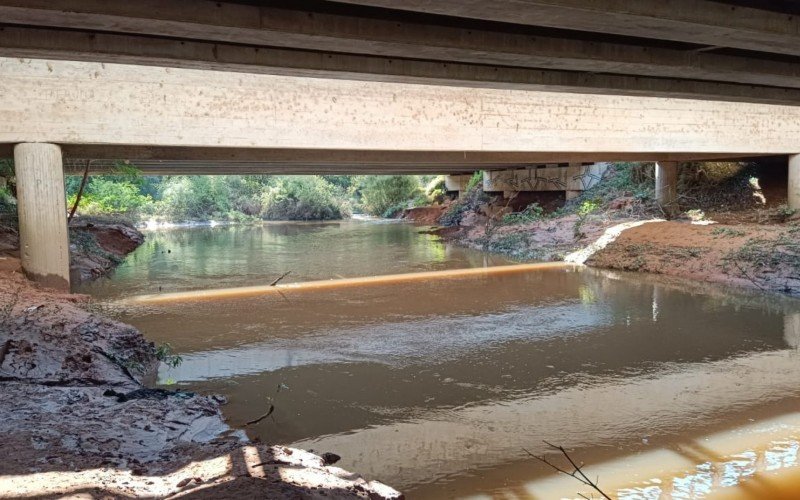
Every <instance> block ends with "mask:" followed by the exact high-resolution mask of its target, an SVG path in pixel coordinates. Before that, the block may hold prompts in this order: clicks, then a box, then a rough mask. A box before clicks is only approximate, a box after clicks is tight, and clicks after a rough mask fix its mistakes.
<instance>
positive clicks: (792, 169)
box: [787, 154, 800, 210]
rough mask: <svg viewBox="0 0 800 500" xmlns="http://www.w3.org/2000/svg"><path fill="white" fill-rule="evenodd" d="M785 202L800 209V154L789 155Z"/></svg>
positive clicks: (792, 207) (794, 208) (790, 206)
mask: <svg viewBox="0 0 800 500" xmlns="http://www.w3.org/2000/svg"><path fill="white" fill-rule="evenodd" d="M787 204H788V205H789V208H791V209H793V210H800V154H796V155H791V156H789V195H788V201H787Z"/></svg>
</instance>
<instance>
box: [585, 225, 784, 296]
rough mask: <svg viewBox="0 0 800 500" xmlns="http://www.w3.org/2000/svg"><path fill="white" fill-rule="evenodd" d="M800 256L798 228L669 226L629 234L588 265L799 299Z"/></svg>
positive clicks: (654, 227) (593, 257) (628, 230)
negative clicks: (796, 296) (788, 295)
mask: <svg viewBox="0 0 800 500" xmlns="http://www.w3.org/2000/svg"><path fill="white" fill-rule="evenodd" d="M798 251H800V226H797V225H794V224H777V225H756V224H737V225H727V224H708V225H697V224H691V223H688V222H685V221H683V222H675V221H664V222H650V223H647V224H643V225H641V226H638V227H634V228H630V229H627V230H625V231H624V232H622V233H621V234H620V236H619V237H618V238H617V239H616V240H615V241H614V242H612V243H611V244H609V245H608V246H606V247H605V248H604V249H602V250H599V251H598V252H596V253H595V254H594V255H593V256H591V257H590V258H589V260H587V261H586V264H588V265H590V266H592V267H599V268H605V269H619V270H625V271H639V272H647V273H654V274H664V275H668V276H677V277H680V278H687V279H693V280H699V281H708V282H715V283H723V284H728V285H736V286H741V287H746V288H755V289H759V290H764V291H770V292H781V293H787V294H791V295H799V294H800V257H798Z"/></svg>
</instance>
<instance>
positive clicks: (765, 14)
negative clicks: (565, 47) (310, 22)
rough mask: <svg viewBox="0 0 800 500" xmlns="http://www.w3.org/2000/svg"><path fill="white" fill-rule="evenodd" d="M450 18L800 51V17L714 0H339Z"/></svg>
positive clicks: (792, 52)
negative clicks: (799, 40)
mask: <svg viewBox="0 0 800 500" xmlns="http://www.w3.org/2000/svg"><path fill="white" fill-rule="evenodd" d="M337 1H339V2H341V3H349V4H354V5H368V6H373V7H384V8H388V9H399V10H407V11H414V12H425V13H430V14H441V15H445V16H454V17H464V18H471V19H483V20H490V21H500V22H506V23H514V24H527V25H532V26H546V27H549V28H562V29H569V30H579V31H590V32H594V33H614V34H617V35H625V36H633V37H640V38H657V39H662V40H673V41H677V42H688V43H693V44H698V45H703V46H709V47H718V46H724V47H735V48H739V49H746V50H753V51H760V52H774V53H779V54H788V55H795V56H797V55H800V44H798V43H797V39H798V35H800V16H793V15H788V14H781V13H778V12H771V11H768V10H762V9H756V8H751V7H741V6H735V5H729V4H726V3H723V2H716V1H711V0H670V1H669V2H658V1H642V0H498V1H493V2H484V1H481V0H466V1H465V0H436V1H435V2H431V1H428V0H337Z"/></svg>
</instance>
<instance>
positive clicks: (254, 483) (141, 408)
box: [0, 221, 400, 498]
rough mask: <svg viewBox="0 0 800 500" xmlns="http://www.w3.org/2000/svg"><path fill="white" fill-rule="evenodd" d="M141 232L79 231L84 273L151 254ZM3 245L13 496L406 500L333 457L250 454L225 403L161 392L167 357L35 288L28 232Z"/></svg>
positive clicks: (0, 292)
mask: <svg viewBox="0 0 800 500" xmlns="http://www.w3.org/2000/svg"><path fill="white" fill-rule="evenodd" d="M130 229H131V228H128V227H127V226H125V225H114V226H106V225H104V224H99V223H96V222H88V221H87V222H86V223H82V224H80V225H76V226H75V227H73V228H71V232H72V233H73V234H72V237H73V240H72V241H73V243H75V242H76V238H75V236H76V234H77V235H78V238H77V244H76V246H75V247H74V248H73V250H77V251H78V252H76V253H78V259H77V260H73V269H76V270H77V271H78V272H79V273H82V276H87V277H95V276H97V275H101V274H104V273H107V272H109V271H110V270H111V269H113V267H114V266H115V265H116V263H117V262H119V261H120V260H121V258H122V257H123V256H124V255H125V254H126V253H128V252H130V251H132V250H133V249H135V248H136V247H137V246H138V245H139V244H140V243H141V241H142V239H141V234H140V233H138V232H136V231H131V230H130ZM2 235H3V237H2V238H0V244H1V245H2V246H0V249H2V255H0V441H2V442H3V450H4V452H6V458H5V460H3V461H2V462H0V497H3V498H6V497H18V496H36V497H38V498H50V497H60V496H62V495H72V494H80V493H85V494H89V495H92V496H114V497H116V496H134V497H156V498H162V497H167V496H183V495H188V494H191V495H192V496H193V497H200V498H205V497H207V498H220V497H246V498H323V497H325V498H399V497H400V494H399V493H397V492H396V491H394V490H393V489H391V488H389V487H387V486H385V485H382V484H380V483H377V482H374V481H367V480H365V479H363V478H361V477H360V476H358V475H355V474H351V473H349V472H347V471H344V470H342V469H339V468H337V467H334V466H332V465H333V463H334V462H335V459H336V457H335V456H333V455H323V457H325V458H323V457H320V456H317V455H314V454H312V453H309V452H306V451H302V450H296V449H291V448H286V447H281V446H270V445H266V444H263V443H259V442H251V441H249V440H248V439H247V437H246V435H245V434H244V432H243V431H241V430H234V429H231V428H230V427H229V426H228V425H227V424H226V423H225V421H224V418H223V416H222V413H221V411H220V405H222V404H224V403H225V400H224V398H222V397H219V396H203V395H199V394H195V393H191V392H186V391H164V390H158V389H156V390H153V389H147V388H146V386H147V384H148V383H149V382H152V381H154V380H155V374H156V370H157V367H158V364H159V358H160V357H163V351H160V350H159V349H157V348H156V346H155V345H154V344H153V343H152V342H148V341H146V340H145V338H144V337H143V336H142V334H141V333H140V332H139V331H138V330H136V329H135V328H133V327H131V326H129V325H125V324H123V323H119V322H116V321H112V320H109V319H107V318H104V317H102V316H100V315H99V314H96V313H94V312H92V310H91V309H92V307H91V304H90V303H89V301H88V297H86V296H81V295H67V294H60V293H55V292H51V291H48V290H43V289H40V288H38V287H37V286H35V285H34V284H33V283H31V282H30V281H28V280H27V279H25V278H24V277H23V276H22V274H21V273H20V272H19V260H18V259H17V257H16V256H15V255H14V254H15V253H17V254H18V249H17V248H15V244H14V243H15V240H14V238H15V237H16V232H15V231H14V230H13V227H8V228H5V229H4V231H3V232H2ZM160 352H161V354H160Z"/></svg>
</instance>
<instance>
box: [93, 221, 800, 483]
mask: <svg viewBox="0 0 800 500" xmlns="http://www.w3.org/2000/svg"><path fill="white" fill-rule="evenodd" d="M423 229H424V228H420V227H415V226H412V225H408V224H403V223H396V222H381V221H347V222H341V223H338V222H337V223H325V224H316V223H314V224H312V223H281V224H266V225H263V226H237V227H205V228H191V229H164V230H157V231H150V232H148V233H147V241H146V242H145V244H144V245H143V246H142V247H140V248H139V249H138V250H137V251H136V252H135V253H134V254H132V255H131V256H130V257H129V258H128V259H127V260H126V262H125V263H124V264H123V265H122V266H121V267H120V268H119V269H118V270H117V272H116V273H115V274H114V276H113V277H111V278H110V279H106V280H103V281H99V282H95V283H92V284H90V285H88V286H86V287H84V288H83V290H81V291H83V292H86V293H91V294H93V295H95V296H96V297H98V298H102V299H103V300H104V301H105V302H106V303H107V304H108V307H109V308H110V309H112V310H113V311H114V312H115V313H116V314H117V315H118V316H119V317H120V319H122V320H124V321H126V322H129V323H132V324H133V325H135V326H137V327H138V328H140V329H141V330H142V331H143V333H144V334H145V335H146V336H147V337H148V338H149V339H151V340H153V341H155V342H156V343H163V342H169V343H170V344H171V345H172V347H173V349H174V350H175V351H176V352H177V353H178V354H180V355H181V356H182V358H183V362H182V363H181V364H180V366H178V367H176V368H168V367H166V366H165V367H162V370H161V372H160V375H159V377H160V380H159V383H160V384H163V385H165V386H170V387H181V388H187V389H191V390H197V391H203V392H214V393H221V394H224V395H226V396H227V397H228V399H229V404H228V405H227V406H225V407H224V412H225V414H226V416H227V418H228V419H229V421H230V423H231V425H234V426H239V425H242V424H243V423H244V422H247V421H249V420H252V419H254V418H256V417H258V416H260V415H261V414H263V413H264V412H265V411H266V410H267V408H269V406H270V405H274V408H275V410H274V412H273V413H272V415H271V416H270V417H268V418H266V419H264V420H262V421H261V422H259V423H258V424H256V425H253V426H250V427H248V432H249V434H250V435H251V437H259V438H261V439H263V440H264V441H269V442H276V443H283V444H289V445H292V446H297V447H301V448H306V449H313V450H315V451H317V452H328V451H330V452H335V453H337V454H339V455H341V456H342V461H341V462H340V464H341V465H342V467H344V468H346V469H349V470H352V471H358V472H359V473H362V474H365V475H368V476H370V477H373V478H375V479H379V480H382V481H384V482H386V483H388V484H391V485H392V486H394V487H396V488H398V489H400V490H403V491H404V492H406V493H407V495H408V497H409V498H453V497H470V498H579V493H582V494H585V495H587V496H588V495H589V493H591V491H590V490H588V489H587V488H585V487H583V486H582V485H581V484H580V483H578V482H577V481H575V480H574V479H572V478H569V477H566V476H563V475H558V474H557V473H555V472H554V471H553V470H552V469H550V468H549V467H548V466H547V465H545V464H543V463H542V462H540V461H538V460H537V459H535V458H532V457H531V456H530V455H529V454H528V453H530V454H533V455H541V454H548V455H547V456H548V457H549V459H550V460H552V461H553V462H555V463H558V464H559V465H563V466H565V467H566V465H564V464H563V462H560V461H559V459H560V457H559V456H558V455H557V454H555V453H553V452H552V451H551V450H548V447H547V445H546V444H545V443H544V441H549V442H551V443H554V444H557V445H561V446H564V447H566V448H567V449H568V450H569V452H570V454H571V456H573V457H574V458H575V459H576V460H579V461H580V462H583V463H585V468H586V470H587V472H588V474H589V475H590V476H591V477H592V478H596V477H599V481H600V486H601V487H602V488H603V489H604V490H606V492H607V493H609V494H610V495H611V496H613V497H614V498H625V499H650V498H652V499H658V498H717V497H719V498H762V497H764V496H763V495H764V494H765V493H764V492H765V491H766V492H768V491H772V490H771V488H777V487H778V486H776V485H780V484H781V482H785V481H787V480H790V479H787V478H791V477H792V476H791V475H792V474H794V473H795V467H796V465H797V461H798V458H799V457H798V449H800V445H798V442H799V441H800V353H799V352H798V347H800V302H798V301H796V300H791V299H785V298H782V297H776V296H767V295H760V294H757V293H748V292H742V291H735V290H730V289H725V288H722V287H719V286H710V285H705V284H702V283H687V282H680V281H668V280H664V279H658V278H656V277H652V276H640V275H633V274H624V273H611V272H602V271H597V270H591V269H586V268H577V267H567V266H561V265H551V266H538V267H537V266H530V267H528V268H520V269H515V270H513V272H512V271H503V270H502V269H501V268H498V269H488V270H484V271H485V272H484V271H480V272H477V273H476V272H461V271H460V270H463V269H474V268H490V267H494V266H507V265H511V264H515V263H513V262H510V261H507V260H505V259H503V258H501V257H496V256H489V255H486V254H483V253H481V252H476V251H468V250H464V249H459V248H455V247H451V246H448V245H445V244H443V243H441V242H440V241H439V240H438V239H437V238H436V237H434V236H431V235H428V234H424V231H423ZM287 271H290V274H288V275H287V276H286V277H285V278H284V279H283V280H282V281H281V285H282V287H278V291H276V292H274V293H253V294H249V295H246V296H230V295H224V294H216V293H212V294H206V295H203V296H194V295H192V294H188V295H186V296H185V297H182V298H181V299H180V300H170V301H164V302H146V301H137V300H136V299H137V297H140V296H143V295H149V294H164V293H172V292H185V291H192V290H207V289H223V288H227V289H230V288H236V287H245V286H253V285H268V284H269V283H270V282H272V281H273V280H275V279H276V278H277V277H279V276H281V275H282V274H284V273H285V272H287ZM428 271H434V272H433V273H430V274H425V275H416V274H412V275H411V276H412V278H413V276H419V277H418V278H413V279H391V280H381V279H378V280H372V281H369V282H367V283H360V282H358V281H356V282H353V280H352V279H351V278H357V277H365V276H369V277H374V276H384V275H397V274H406V273H421V272H428ZM320 280H334V281H333V282H331V283H330V284H328V285H326V286H324V287H320V286H304V285H302V283H307V282H311V281H314V282H317V281H320ZM292 283H300V284H301V285H292ZM742 484H744V485H745V487H742V486H741V485H742ZM799 484H800V483H799ZM737 486H738V487H737ZM776 495H777V493H776V494H775V495H767V497H769V496H776ZM595 497H597V494H595Z"/></svg>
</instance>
